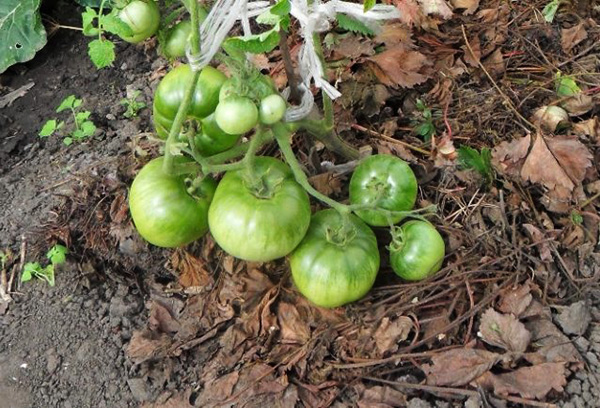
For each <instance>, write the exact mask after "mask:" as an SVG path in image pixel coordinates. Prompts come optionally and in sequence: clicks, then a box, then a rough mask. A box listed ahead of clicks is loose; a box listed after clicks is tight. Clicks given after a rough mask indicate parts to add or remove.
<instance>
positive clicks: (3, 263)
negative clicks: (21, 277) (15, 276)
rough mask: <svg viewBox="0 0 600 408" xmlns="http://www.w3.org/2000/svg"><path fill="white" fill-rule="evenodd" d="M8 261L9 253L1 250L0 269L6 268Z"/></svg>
mask: <svg viewBox="0 0 600 408" xmlns="http://www.w3.org/2000/svg"><path fill="white" fill-rule="evenodd" d="M7 262H8V254H6V253H5V252H4V251H0V270H1V269H4V267H5V266H6V263H7Z"/></svg>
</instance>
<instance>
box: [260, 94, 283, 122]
mask: <svg viewBox="0 0 600 408" xmlns="http://www.w3.org/2000/svg"><path fill="white" fill-rule="evenodd" d="M286 109H287V105H286V103H285V100H284V99H283V98H282V97H281V96H279V95H277V94H273V95H269V96H267V97H266V98H264V99H263V100H262V101H260V111H259V118H260V121H261V123H264V124H265V125H272V124H273V123H277V122H279V121H280V120H281V119H283V115H285V110H286Z"/></svg>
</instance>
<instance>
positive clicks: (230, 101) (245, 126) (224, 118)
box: [215, 95, 258, 135]
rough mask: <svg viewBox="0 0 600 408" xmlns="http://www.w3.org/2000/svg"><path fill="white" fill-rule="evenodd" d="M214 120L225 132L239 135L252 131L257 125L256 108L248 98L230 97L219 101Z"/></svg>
mask: <svg viewBox="0 0 600 408" xmlns="http://www.w3.org/2000/svg"><path fill="white" fill-rule="evenodd" d="M215 119H216V121H217V124H218V125H219V127H220V128H221V129H223V130H224V131H225V132H227V133H229V134H231V135H241V134H244V133H246V132H249V131H250V130H252V129H253V128H254V126H256V124H257V123H258V108H257V107H256V105H255V104H254V102H252V99H250V98H246V97H245V96H236V95H231V96H228V97H227V98H225V99H223V100H221V101H219V105H218V106H217V109H216V110H215Z"/></svg>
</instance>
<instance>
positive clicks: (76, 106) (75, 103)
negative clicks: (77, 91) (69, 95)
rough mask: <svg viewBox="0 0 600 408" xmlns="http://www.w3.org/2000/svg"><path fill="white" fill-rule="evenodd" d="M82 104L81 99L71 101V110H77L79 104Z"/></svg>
mask: <svg viewBox="0 0 600 408" xmlns="http://www.w3.org/2000/svg"><path fill="white" fill-rule="evenodd" d="M82 102H83V100H82V99H77V98H76V99H75V100H74V101H73V108H79V107H80V106H81V103H82Z"/></svg>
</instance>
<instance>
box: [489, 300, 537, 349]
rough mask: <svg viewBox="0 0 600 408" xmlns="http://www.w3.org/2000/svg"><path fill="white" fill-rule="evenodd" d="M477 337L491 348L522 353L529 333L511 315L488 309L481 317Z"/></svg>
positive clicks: (529, 335) (525, 347)
mask: <svg viewBox="0 0 600 408" xmlns="http://www.w3.org/2000/svg"><path fill="white" fill-rule="evenodd" d="M479 335H480V337H481V338H482V340H483V341H485V342H486V343H488V344H491V345H492V346H496V347H500V348H503V349H505V350H508V351H513V352H517V353H523V352H525V350H527V346H528V345H529V341H530V340H531V333H529V331H527V329H526V328H525V325H523V323H521V322H520V321H519V320H517V318H516V317H514V316H513V315H504V314H501V313H498V312H496V311H495V310H494V309H492V308H489V309H488V310H486V311H485V312H484V313H483V315H482V316H481V324H480V326H479Z"/></svg>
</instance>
